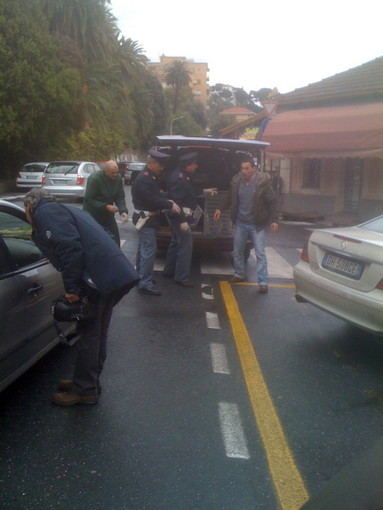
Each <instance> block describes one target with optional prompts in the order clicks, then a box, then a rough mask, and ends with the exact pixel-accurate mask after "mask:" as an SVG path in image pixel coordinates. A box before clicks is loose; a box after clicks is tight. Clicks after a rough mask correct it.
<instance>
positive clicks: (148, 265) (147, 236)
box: [136, 227, 157, 290]
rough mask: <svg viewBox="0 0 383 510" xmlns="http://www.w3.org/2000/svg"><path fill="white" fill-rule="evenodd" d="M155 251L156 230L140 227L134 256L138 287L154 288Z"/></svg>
mask: <svg viewBox="0 0 383 510" xmlns="http://www.w3.org/2000/svg"><path fill="white" fill-rule="evenodd" d="M156 251H157V230H156V229H155V228H153V227H142V229H141V230H140V231H139V242H138V250H137V257H136V270H137V273H138V274H139V276H140V281H139V283H138V288H139V289H149V290H152V289H153V288H154V285H153V281H152V278H153V267H154V261H155V259H156Z"/></svg>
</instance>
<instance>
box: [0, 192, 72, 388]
mask: <svg viewBox="0 0 383 510" xmlns="http://www.w3.org/2000/svg"><path fill="white" fill-rule="evenodd" d="M63 293H64V288H63V285H62V279H61V275H60V273H59V272H58V271H56V269H54V268H53V266H52V265H51V264H50V263H49V262H48V260H47V259H46V258H45V257H44V256H43V254H42V253H41V251H40V250H39V249H38V248H37V246H36V245H35V244H34V242H33V241H32V239H31V227H30V225H29V223H28V222H27V220H26V217H25V214H24V211H23V209H21V208H20V207H18V206H16V205H15V204H12V203H9V202H6V201H5V200H0V391H2V390H3V389H4V388H5V387H7V386H8V385H9V384H11V383H12V382H13V381H14V380H15V379H16V378H17V377H19V376H20V375H21V374H22V373H23V372H25V371H26V370H27V369H28V368H29V367H31V366H32V365H33V364H34V363H36V361H37V360H38V359H40V358H41V357H42V356H44V354H46V353H47V352H48V351H49V350H50V349H52V348H53V347H54V346H55V345H56V344H57V343H58V342H59V341H60V337H59V333H58V332H57V329H56V327H55V323H54V321H53V317H52V314H51V303H52V300H53V299H54V298H57V297H58V296H59V295H60V294H63ZM68 324H70V323H66V325H63V324H59V327H60V328H61V329H62V331H63V334H64V335H66V336H67V337H68V338H69V337H70V336H73V335H74V326H73V325H69V326H68Z"/></svg>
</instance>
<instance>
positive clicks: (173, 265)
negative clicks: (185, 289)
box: [164, 217, 193, 283]
mask: <svg viewBox="0 0 383 510" xmlns="http://www.w3.org/2000/svg"><path fill="white" fill-rule="evenodd" d="M169 222H170V225H171V229H172V238H171V241H170V244H169V247H168V251H167V254H166V262H165V267H164V274H165V275H166V276H174V280H175V281H176V282H180V283H186V282H187V281H189V277H190V268H191V261H192V254H193V233H192V231H191V230H190V228H189V230H188V231H183V230H181V229H180V224H179V220H174V219H172V218H170V217H169Z"/></svg>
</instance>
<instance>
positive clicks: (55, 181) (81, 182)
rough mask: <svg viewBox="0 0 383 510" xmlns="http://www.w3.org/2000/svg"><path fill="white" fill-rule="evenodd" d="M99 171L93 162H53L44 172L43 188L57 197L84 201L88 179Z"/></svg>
mask: <svg viewBox="0 0 383 510" xmlns="http://www.w3.org/2000/svg"><path fill="white" fill-rule="evenodd" d="M97 170H100V167H99V166H98V165H97V164H96V163H93V162H91V161H53V162H52V163H49V165H48V166H47V168H46V169H45V171H44V175H43V180H42V187H43V188H44V189H45V190H46V191H48V193H50V194H51V195H53V196H55V197H69V198H75V199H79V200H82V199H83V198H84V195H85V189H86V185H87V182H88V178H89V176H90V175H92V173H94V172H96V171H97Z"/></svg>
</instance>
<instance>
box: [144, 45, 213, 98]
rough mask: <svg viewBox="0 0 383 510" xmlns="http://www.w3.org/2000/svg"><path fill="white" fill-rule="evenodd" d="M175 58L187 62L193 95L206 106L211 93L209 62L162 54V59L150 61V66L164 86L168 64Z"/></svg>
mask: <svg viewBox="0 0 383 510" xmlns="http://www.w3.org/2000/svg"><path fill="white" fill-rule="evenodd" d="M175 60H180V61H182V62H186V63H187V67H188V70H189V72H190V77H191V82H190V87H191V89H192V93H193V96H194V98H195V99H197V100H199V101H201V103H203V104H204V106H207V101H208V95H209V75H208V72H209V67H208V65H207V63H205V62H194V60H189V59H187V58H186V57H167V56H165V55H161V56H160V61H159V62H149V63H148V68H149V70H150V71H151V72H152V73H154V74H155V75H156V76H157V78H158V79H159V81H160V82H161V84H162V86H163V87H164V88H165V87H167V85H166V80H165V76H166V72H167V66H168V65H169V64H171V63H172V62H174V61H175Z"/></svg>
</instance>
